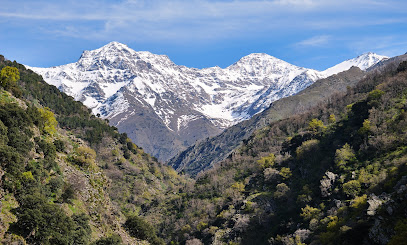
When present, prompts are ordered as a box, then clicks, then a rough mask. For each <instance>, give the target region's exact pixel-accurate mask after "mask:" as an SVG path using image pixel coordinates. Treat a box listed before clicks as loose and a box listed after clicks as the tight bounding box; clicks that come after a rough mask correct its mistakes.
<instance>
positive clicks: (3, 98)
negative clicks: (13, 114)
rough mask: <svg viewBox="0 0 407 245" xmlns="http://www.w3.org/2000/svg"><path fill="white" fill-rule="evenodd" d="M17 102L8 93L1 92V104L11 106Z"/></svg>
mask: <svg viewBox="0 0 407 245" xmlns="http://www.w3.org/2000/svg"><path fill="white" fill-rule="evenodd" d="M13 102H16V99H15V98H14V97H13V96H12V95H11V94H10V93H9V92H7V91H4V90H3V91H1V92H0V104H9V103H13Z"/></svg>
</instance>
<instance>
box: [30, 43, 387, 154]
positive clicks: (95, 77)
mask: <svg viewBox="0 0 407 245" xmlns="http://www.w3.org/2000/svg"><path fill="white" fill-rule="evenodd" d="M384 58H386V57H384V56H379V55H376V54H373V53H367V54H364V55H361V56H359V57H357V58H355V59H352V60H348V61H345V62H343V63H341V64H338V65H336V66H334V67H332V68H329V69H327V70H325V71H322V72H320V71H316V70H312V69H306V68H302V67H297V66H294V65H291V64H289V63H287V62H285V61H282V60H279V59H277V58H275V57H272V56H270V55H267V54H250V55H248V56H245V57H243V58H242V59H240V60H239V61H238V62H236V63H235V64H233V65H231V66H229V67H227V68H225V69H222V68H219V67H211V68H205V69H195V68H188V67H185V66H179V65H176V64H174V63H173V62H172V61H171V60H170V59H169V58H168V57H167V56H164V55H155V54H152V53H149V52H136V51H134V50H132V49H130V48H129V47H127V46H126V45H124V44H121V43H118V42H111V43H109V44H107V45H106V46H103V47H102V48H99V49H96V50H93V51H85V52H84V53H83V54H82V56H81V57H80V59H79V60H78V61H77V62H76V63H72V64H67V65H62V66H58V67H51V68H34V67H29V68H30V69H32V70H33V71H35V72H37V73H39V74H40V75H42V76H43V78H44V80H45V81H46V82H48V83H50V84H52V85H55V86H56V87H58V88H59V89H60V90H61V91H63V92H65V93H67V94H68V95H70V96H73V97H74V98H75V99H76V100H79V101H82V102H83V103H84V104H85V105H86V106H88V107H89V108H91V109H92V110H93V112H94V114H100V115H101V117H103V118H107V119H109V120H110V122H111V124H113V125H114V126H116V127H118V128H119V129H120V130H122V131H123V132H127V133H128V135H129V137H130V138H132V139H133V141H134V142H135V143H136V144H138V145H140V146H142V147H143V148H144V149H145V151H146V152H148V153H151V154H152V155H154V156H156V157H157V158H158V159H160V160H163V161H165V160H167V159H169V158H170V157H172V156H174V155H175V154H176V153H177V152H178V151H179V150H181V149H184V148H185V147H187V146H188V145H191V144H192V143H194V142H195V141H196V140H199V139H203V138H206V137H209V136H213V135H216V134H218V133H220V132H221V131H222V130H223V129H225V128H226V127H229V126H231V125H233V124H236V123H238V122H240V121H242V120H245V119H248V118H250V117H252V116H253V115H254V114H256V113H258V112H261V111H263V110H264V109H265V108H267V107H268V106H269V105H270V104H271V103H272V102H273V101H275V100H278V99H280V98H282V97H286V96H290V95H293V94H295V93H297V92H299V91H301V90H303V89H304V88H306V87H308V86H309V85H311V84H312V83H313V82H315V81H316V80H318V79H320V78H325V77H327V76H329V75H332V74H336V73H338V72H341V71H344V70H347V69H349V68H350V67H351V66H358V67H360V68H361V69H367V68H369V67H370V66H372V65H374V64H376V63H377V62H379V61H380V60H382V59H384Z"/></svg>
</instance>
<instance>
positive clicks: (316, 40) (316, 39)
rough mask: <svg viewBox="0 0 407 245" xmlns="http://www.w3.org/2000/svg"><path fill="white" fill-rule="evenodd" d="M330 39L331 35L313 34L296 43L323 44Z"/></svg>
mask: <svg viewBox="0 0 407 245" xmlns="http://www.w3.org/2000/svg"><path fill="white" fill-rule="evenodd" d="M330 40H331V36H328V35H322V36H314V37H311V38H308V39H305V40H302V41H301V42H299V43H297V45H299V46H324V45H326V44H327V43H328V42H329V41H330Z"/></svg>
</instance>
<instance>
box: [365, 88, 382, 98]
mask: <svg viewBox="0 0 407 245" xmlns="http://www.w3.org/2000/svg"><path fill="white" fill-rule="evenodd" d="M383 94H384V92H383V91H382V90H380V89H375V90H373V91H371V92H370V93H369V95H368V99H369V100H377V99H380V97H382V95H383Z"/></svg>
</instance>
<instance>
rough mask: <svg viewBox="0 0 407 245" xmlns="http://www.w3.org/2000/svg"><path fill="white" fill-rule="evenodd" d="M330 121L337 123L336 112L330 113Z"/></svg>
mask: <svg viewBox="0 0 407 245" xmlns="http://www.w3.org/2000/svg"><path fill="white" fill-rule="evenodd" d="M328 122H329V123H330V124H333V123H336V117H335V115H334V114H331V115H329V119H328Z"/></svg>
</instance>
